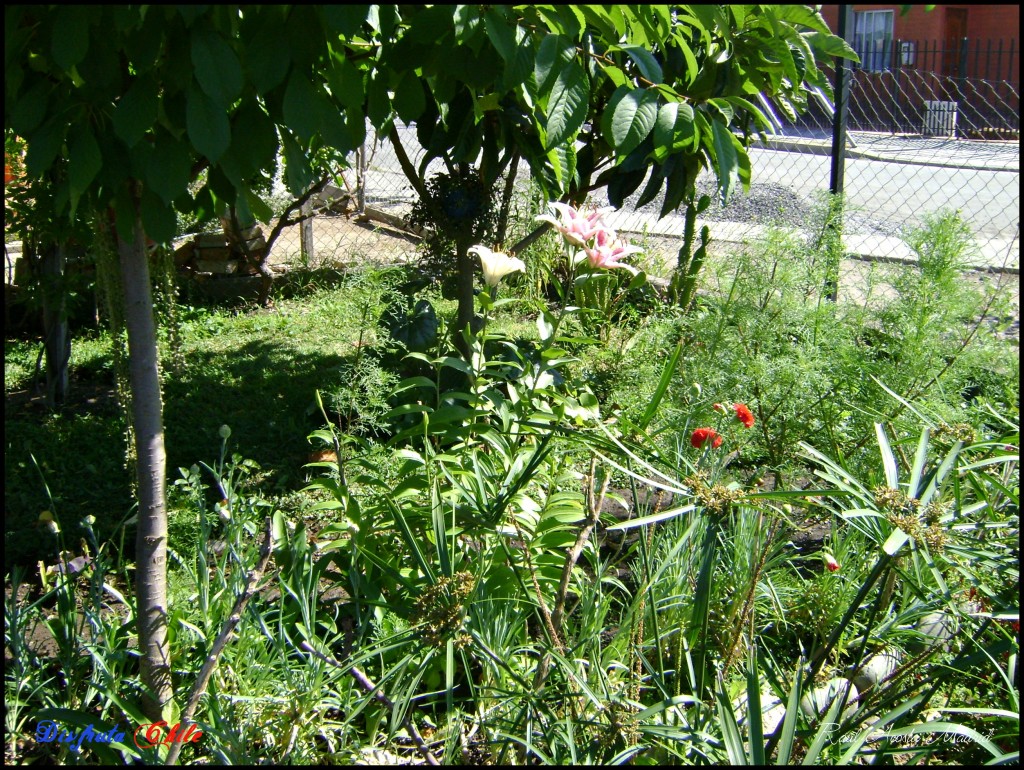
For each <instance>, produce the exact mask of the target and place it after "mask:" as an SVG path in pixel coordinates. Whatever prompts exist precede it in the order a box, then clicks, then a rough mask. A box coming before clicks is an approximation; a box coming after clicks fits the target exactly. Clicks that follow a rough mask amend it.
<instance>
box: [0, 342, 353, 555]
mask: <svg viewBox="0 0 1024 770" xmlns="http://www.w3.org/2000/svg"><path fill="white" fill-rule="evenodd" d="M326 333H328V330H325V334H326ZM345 362H346V358H345V357H343V356H339V355H333V354H332V355H327V354H324V355H321V354H305V353H299V352H297V351H296V350H295V349H294V348H293V347H290V346H289V345H288V344H287V343H283V342H275V341H273V340H267V341H264V340H259V341H252V342H249V343H247V344H244V345H242V346H240V347H238V348H233V349H231V350H229V351H228V352H226V353H223V354H215V353H212V352H206V351H201V352H199V353H193V354H190V355H189V358H188V361H187V364H186V367H185V372H184V373H183V374H182V375H181V376H178V377H176V376H174V375H173V374H170V373H166V376H165V385H164V430H165V442H166V450H167V482H168V487H169V488H170V486H171V485H172V484H173V482H174V481H175V480H176V479H178V478H180V473H179V471H178V468H179V467H186V468H187V467H189V466H190V465H192V464H193V463H198V462H200V461H204V462H206V463H208V464H210V465H213V464H214V463H215V462H216V460H217V458H218V457H219V453H220V447H221V439H220V436H219V434H218V430H219V428H220V426H221V425H228V426H230V428H231V437H230V439H229V440H228V453H229V455H230V454H231V453H238V454H240V455H241V456H242V457H244V458H247V459H251V460H255V461H256V462H257V463H258V464H259V465H260V467H261V468H262V470H263V473H261V474H260V475H259V479H258V480H259V490H260V492H261V493H263V494H266V495H268V496H272V497H273V496H279V495H282V494H286V493H288V492H291V491H294V490H297V489H300V488H301V487H302V486H303V484H304V480H305V473H304V471H303V468H302V465H303V463H304V462H306V461H307V457H308V454H309V452H310V451H311V447H310V445H309V443H308V442H307V440H306V437H307V435H308V434H309V433H310V432H311V431H312V430H314V429H316V428H318V427H320V424H321V422H322V418H321V416H320V414H319V411H318V410H317V409H316V406H315V392H316V390H317V389H318V388H320V389H324V388H328V387H332V386H334V385H336V383H337V382H338V378H339V376H340V374H339V368H340V367H341V366H342V365H343V364H344V363H345ZM107 375H108V376H106V377H103V378H102V379H103V380H105V382H99V381H98V380H97V377H96V373H95V372H91V371H76V372H74V373H73V375H72V392H73V393H75V392H77V393H78V396H77V397H75V398H74V400H73V401H72V403H71V404H69V406H68V407H66V408H65V409H64V410H63V411H62V412H61V413H59V414H50V413H49V412H48V411H47V410H46V409H45V408H44V407H42V405H41V404H40V403H39V400H38V399H29V398H27V397H26V394H24V393H8V394H6V397H5V419H4V422H5V454H4V475H5V482H6V483H5V489H4V505H5V514H6V515H5V525H4V560H5V564H6V570H7V571H9V570H10V568H11V567H12V566H13V565H15V564H20V565H26V566H31V565H34V564H35V563H36V562H37V561H39V560H44V561H46V563H47V564H51V563H53V562H54V558H55V556H56V554H57V548H58V544H57V538H56V537H55V536H54V535H52V534H50V533H48V532H47V531H46V530H45V529H44V528H42V527H41V526H40V525H39V524H38V517H39V514H40V512H42V511H43V510H51V509H52V510H53V512H54V513H55V514H56V515H57V517H58V520H59V521H60V523H61V526H62V527H63V535H64V541H65V546H66V547H67V548H69V549H71V550H75V551H76V552H80V551H81V547H80V541H81V539H82V537H83V536H84V531H83V529H82V528H81V521H82V519H83V518H84V517H86V516H88V515H93V516H95V517H96V520H97V522H96V531H97V535H98V537H99V538H100V541H101V542H103V541H104V540H107V539H111V538H113V539H114V541H115V542H118V541H120V539H121V535H120V534H117V533H116V530H117V529H118V528H119V526H120V524H121V523H122V522H123V521H124V520H125V519H126V518H127V516H128V515H129V514H130V513H132V506H133V504H134V502H133V494H132V479H131V475H130V474H131V471H130V470H129V468H128V466H127V463H126V454H125V432H124V423H123V420H122V418H121V415H120V411H119V409H118V407H117V403H116V399H115V398H114V395H113V386H112V383H111V382H110V380H112V377H111V376H109V373H107ZM83 390H86V391H88V393H90V394H91V395H90V396H88V397H82V396H81V393H82V392H83ZM33 457H34V458H35V461H33V459H32V458H33ZM204 480H205V481H207V482H209V481H210V478H209V476H208V475H207V476H206V477H205V479H204ZM47 487H48V488H49V491H50V495H52V502H51V499H50V497H48V495H47V491H46V490H47ZM124 543H125V547H126V550H127V551H128V552H129V554H130V553H131V552H132V551H133V550H134V531H129V532H127V533H126V534H125V535H124Z"/></svg>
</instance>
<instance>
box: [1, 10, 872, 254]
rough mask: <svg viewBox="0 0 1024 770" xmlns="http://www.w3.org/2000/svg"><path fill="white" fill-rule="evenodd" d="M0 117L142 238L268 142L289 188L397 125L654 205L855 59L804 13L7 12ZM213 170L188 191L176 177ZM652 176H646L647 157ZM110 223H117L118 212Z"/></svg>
mask: <svg viewBox="0 0 1024 770" xmlns="http://www.w3.org/2000/svg"><path fill="white" fill-rule="evenodd" d="M5 17H6V18H5V96H6V98H5V128H6V129H7V130H8V131H12V132H14V133H16V134H18V135H19V136H21V137H23V138H24V139H26V140H27V143H28V153H27V158H26V167H27V173H28V174H29V175H30V176H41V175H43V174H44V173H45V172H47V171H48V170H50V169H51V167H53V166H54V165H55V164H57V165H60V166H61V168H62V169H63V172H62V174H61V179H60V181H59V183H58V184H57V186H56V188H55V196H56V202H57V207H58V210H61V211H67V212H68V213H69V214H73V213H74V212H75V210H76V209H77V207H78V205H79V202H80V201H81V200H82V198H83V197H90V198H93V199H95V200H96V201H97V203H99V204H100V205H108V204H112V205H113V206H114V207H115V210H117V211H118V212H119V214H120V213H121V212H124V211H126V210H127V208H126V207H127V204H128V197H129V196H128V193H127V188H126V186H125V185H124V184H123V183H124V182H125V181H126V180H128V179H132V180H137V181H138V182H140V183H141V197H140V210H141V215H142V221H143V224H144V226H145V229H146V232H147V234H148V235H149V237H151V238H153V239H154V240H157V241H166V240H169V239H170V238H171V237H173V235H174V234H175V233H174V222H175V219H174V210H175V209H176V208H177V209H178V210H182V211H189V212H193V213H198V214H199V215H200V216H212V215H213V212H215V211H216V210H217V208H218V206H223V205H227V204H235V205H237V206H238V207H239V208H240V209H242V210H243V211H244V210H245V209H247V208H248V209H250V210H251V211H252V213H253V214H254V215H255V216H256V217H257V218H260V219H263V220H266V219H268V218H269V211H268V210H267V208H266V206H265V205H264V204H263V202H262V201H261V200H260V199H259V196H258V195H256V194H255V193H254V192H253V186H254V184H255V183H257V182H259V181H261V180H263V181H265V179H266V177H267V176H268V175H269V174H272V173H273V169H274V165H275V162H276V159H277V157H278V154H279V152H280V153H281V154H282V155H283V157H284V163H285V180H286V183H287V185H288V187H289V189H290V190H291V191H292V192H293V193H295V194H299V193H301V192H302V191H303V190H304V189H305V188H306V187H308V185H309V184H310V183H311V181H312V180H313V179H314V172H315V169H316V164H317V158H318V157H319V158H323V157H324V154H325V153H326V154H328V155H331V154H333V156H334V157H335V158H342V157H343V156H344V155H345V154H346V153H349V152H350V151H352V150H353V149H355V148H356V147H358V146H359V145H360V144H361V143H362V142H363V140H364V138H365V131H366V122H367V119H368V120H369V122H370V124H371V125H372V126H373V127H374V129H375V130H376V131H377V132H378V134H381V135H389V134H390V132H391V129H392V127H393V126H394V125H395V123H396V122H397V121H400V122H402V123H406V124H413V123H414V124H415V125H416V127H417V137H418V139H419V141H420V142H421V144H422V145H423V147H424V148H426V150H427V153H426V156H425V158H424V161H423V163H422V164H421V169H420V170H419V171H420V173H421V174H422V169H423V168H425V165H426V163H427V162H428V161H429V160H431V159H433V158H443V159H445V160H446V161H447V162H449V163H451V164H458V163H466V164H474V165H478V167H479V170H480V173H481V175H482V177H483V178H484V179H485V180H486V181H493V180H495V179H496V178H497V177H498V176H499V175H500V173H501V172H502V171H503V170H504V169H505V168H506V167H507V165H508V162H509V157H510V155H511V153H513V152H518V153H519V154H520V155H521V157H523V158H524V159H525V160H526V161H527V162H528V163H529V165H530V169H531V172H532V174H533V176H534V178H535V179H537V180H538V181H539V182H540V183H541V185H542V186H543V188H544V190H545V192H546V193H547V194H548V195H549V197H551V198H553V199H554V198H564V199H572V200H577V201H579V200H580V199H581V198H582V197H585V195H586V194H587V192H589V191H592V190H594V189H597V188H600V187H603V186H605V185H607V187H608V194H609V197H610V199H611V201H612V202H613V204H619V203H621V201H622V200H623V198H625V197H626V196H628V195H630V194H632V193H633V192H634V191H636V190H637V189H638V188H639V187H640V186H641V185H642V184H643V183H644V182H645V181H646V182H647V184H646V186H645V187H644V190H643V193H642V196H641V200H642V202H647V201H649V200H653V199H654V198H655V197H656V196H657V195H658V194H659V193H661V192H664V195H665V197H664V203H663V206H662V213H663V214H664V213H667V212H669V211H672V210H674V209H675V208H677V207H678V206H679V205H680V203H681V202H683V201H684V200H685V199H686V196H687V195H688V194H692V191H693V186H694V182H695V180H696V176H697V174H698V173H699V171H701V170H702V169H704V168H710V169H712V170H713V171H714V172H715V173H716V175H717V177H718V179H719V188H720V192H721V195H722V196H723V197H727V196H728V195H730V194H731V193H732V191H733V190H734V189H736V187H737V186H739V185H746V184H748V183H749V176H750V164H749V160H748V158H747V154H746V151H745V143H746V142H745V139H746V138H749V136H750V135H751V134H752V133H753V132H757V131H762V130H765V129H768V127H769V125H770V124H769V118H768V116H767V115H766V114H765V111H766V109H767V108H768V105H769V104H771V105H774V107H775V108H776V109H778V110H779V111H781V112H782V113H783V114H785V115H787V116H792V115H793V114H794V113H795V112H797V111H800V110H801V109H802V108H803V107H804V106H805V105H806V100H807V95H808V90H809V89H815V88H817V89H821V90H822V91H824V92H825V93H828V92H829V86H828V82H827V79H826V77H825V75H824V73H823V71H822V69H821V64H822V63H823V62H827V59H828V57H831V56H833V55H837V56H845V57H852V56H853V52H852V50H850V48H849V47H848V46H847V45H846V44H845V43H844V42H843V41H842V40H841V39H839V38H837V37H835V36H834V35H832V34H831V33H830V32H829V30H828V28H827V26H826V25H825V23H824V21H823V20H822V18H821V16H820V15H819V14H818V13H816V12H815V11H814V10H812V9H811V8H809V7H806V6H786V5H782V6H753V5H751V6H703V5H695V6H676V7H670V6H656V5H655V6H622V5H616V6H589V5H586V6H533V5H527V6H429V7H428V6H397V5H382V6H356V5H345V6H249V7H240V6H8V7H7V8H6V9H5ZM202 169H208V170H209V174H208V175H207V177H206V179H207V181H206V183H205V184H204V185H203V186H202V187H201V189H199V190H198V191H197V192H196V193H195V194H192V193H191V192H190V189H189V183H190V182H192V181H193V180H195V179H196V177H197V174H198V172H199V171H200V170H202ZM652 169H653V170H652ZM119 218H120V219H122V220H123V217H119Z"/></svg>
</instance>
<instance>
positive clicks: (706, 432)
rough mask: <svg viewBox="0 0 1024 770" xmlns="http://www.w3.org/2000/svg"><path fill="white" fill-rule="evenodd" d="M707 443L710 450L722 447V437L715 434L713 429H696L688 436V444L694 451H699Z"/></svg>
mask: <svg viewBox="0 0 1024 770" xmlns="http://www.w3.org/2000/svg"><path fill="white" fill-rule="evenodd" d="M709 441H710V442H711V448H712V449H718V447H720V446H722V437H721V436H719V435H718V434H717V433H716V432H715V430H714V428H697V430H695V431H694V432H693V435H692V436H690V443H691V444H692V445H693V447H694V449H700V448H701V447H703V446H704V445H705V444H707V443H708V442H709Z"/></svg>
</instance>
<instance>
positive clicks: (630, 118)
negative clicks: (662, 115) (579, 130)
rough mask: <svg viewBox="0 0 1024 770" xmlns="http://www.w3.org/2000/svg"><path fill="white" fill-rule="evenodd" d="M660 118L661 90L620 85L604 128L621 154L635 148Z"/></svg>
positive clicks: (609, 104) (606, 112) (622, 155)
mask: <svg viewBox="0 0 1024 770" xmlns="http://www.w3.org/2000/svg"><path fill="white" fill-rule="evenodd" d="M657 119H658V94H657V92H655V91H648V90H646V89H631V88H629V87H628V86H619V87H618V88H616V89H615V93H613V94H612V98H611V100H610V101H609V102H608V109H607V110H605V113H604V116H603V117H602V119H601V128H602V130H603V131H604V133H605V135H606V136H608V137H609V138H610V139H611V144H612V146H613V147H614V148H615V152H616V154H617V155H619V156H620V157H624V156H626V155H629V153H631V152H632V151H633V150H635V149H636V148H637V147H638V146H639V145H640V142H642V141H643V140H644V139H646V138H647V135H648V134H650V133H651V129H653V128H654V123H655V121H656V120H657Z"/></svg>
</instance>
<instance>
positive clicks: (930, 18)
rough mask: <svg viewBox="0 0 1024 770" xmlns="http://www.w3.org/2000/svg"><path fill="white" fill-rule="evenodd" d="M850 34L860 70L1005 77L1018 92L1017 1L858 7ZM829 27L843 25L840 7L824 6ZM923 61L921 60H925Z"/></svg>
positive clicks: (1018, 10)
mask: <svg viewBox="0 0 1024 770" xmlns="http://www.w3.org/2000/svg"><path fill="white" fill-rule="evenodd" d="M853 13H854V29H853V31H852V33H851V34H850V35H849V37H850V40H851V43H852V44H853V47H854V48H855V49H856V50H857V52H858V53H859V54H860V55H861V59H862V60H863V61H862V68H863V69H865V70H867V71H872V72H878V71H881V70H883V69H890V68H892V65H893V64H894V63H895V62H894V58H895V57H897V56H898V57H899V60H900V61H899V64H900V65H901V66H912V67H915V68H917V69H922V68H923V67H922V65H924V67H925V68H927V69H928V70H930V71H932V72H938V73H940V74H942V75H946V76H956V77H968V78H981V79H984V80H1005V81H1007V82H1008V83H1009V84H1011V85H1012V86H1013V88H1014V90H1017V91H1019V90H1020V6H1019V5H936V6H935V7H934V8H932V10H930V11H929V10H927V8H926V7H925V6H923V5H912V6H909V8H908V10H907V12H906V13H902V6H899V5H859V4H857V5H854V6H853ZM821 15H822V16H823V17H824V19H825V21H826V22H827V23H828V25H829V28H830V29H832V30H833V31H836V30H837V29H838V28H839V6H838V5H823V6H822V7H821ZM922 58H923V59H924V61H920V60H921V59H922Z"/></svg>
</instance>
